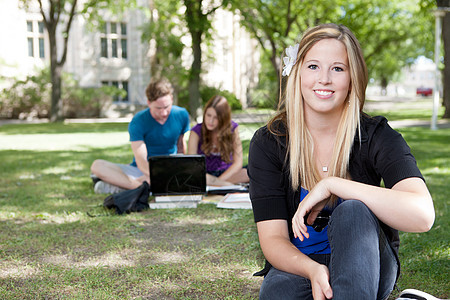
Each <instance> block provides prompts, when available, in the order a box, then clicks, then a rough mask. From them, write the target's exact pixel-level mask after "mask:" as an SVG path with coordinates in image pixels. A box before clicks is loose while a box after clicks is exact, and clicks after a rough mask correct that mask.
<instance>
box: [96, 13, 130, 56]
mask: <svg viewBox="0 0 450 300" xmlns="http://www.w3.org/2000/svg"><path fill="white" fill-rule="evenodd" d="M100 49H101V50H100V51H101V53H100V55H101V57H105V58H122V59H126V58H127V56H128V47H127V25H126V23H114V22H106V23H105V25H104V26H103V28H102V31H101V33H100Z"/></svg>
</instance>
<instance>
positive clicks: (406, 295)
mask: <svg viewBox="0 0 450 300" xmlns="http://www.w3.org/2000/svg"><path fill="white" fill-rule="evenodd" d="M396 300H439V298H436V297H434V296H432V295H430V294H428V293H425V292H422V291H419V290H415V289H407V290H404V291H402V292H401V293H400V296H398V298H397V299H396Z"/></svg>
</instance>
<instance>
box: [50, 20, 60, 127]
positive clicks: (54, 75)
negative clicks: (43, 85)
mask: <svg viewBox="0 0 450 300" xmlns="http://www.w3.org/2000/svg"><path fill="white" fill-rule="evenodd" d="M52 25H53V26H52V27H51V28H50V30H49V42H50V73H51V81H52V96H51V108H50V122H57V121H61V120H62V119H63V113H62V112H63V110H62V103H61V73H62V66H61V65H60V64H59V63H58V55H57V48H56V47H57V46H56V34H55V32H56V25H55V24H52Z"/></svg>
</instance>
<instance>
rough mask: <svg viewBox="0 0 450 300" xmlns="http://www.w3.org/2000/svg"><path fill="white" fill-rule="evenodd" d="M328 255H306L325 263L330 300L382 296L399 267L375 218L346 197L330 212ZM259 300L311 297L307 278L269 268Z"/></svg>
mask: <svg viewBox="0 0 450 300" xmlns="http://www.w3.org/2000/svg"><path fill="white" fill-rule="evenodd" d="M328 240H329V242H330V247H331V254H317V255H310V258H312V259H313V260H315V261H317V262H318V263H321V264H324V265H327V266H328V268H329V271H330V283H331V288H332V290H333V299H335V300H351V299H365V300H366V299H367V300H370V299H373V300H375V299H386V298H387V297H388V296H389V295H390V293H391V292H392V290H393V288H394V285H395V281H396V278H397V270H398V268H399V266H398V264H397V259H396V257H395V255H394V252H393V250H392V249H391V247H390V245H389V243H388V241H387V239H386V236H385V235H384V233H383V230H382V229H381V228H380V225H379V222H378V219H377V218H376V217H375V215H374V214H373V213H372V212H371V211H370V210H369V208H368V207H367V206H366V205H364V204H363V203H362V202H360V201H356V200H347V201H344V202H342V203H341V204H340V205H338V206H337V207H336V208H335V210H334V211H333V213H332V215H331V218H330V222H329V224H328ZM259 296H260V299H283V300H284V299H302V300H303V299H311V300H312V299H313V297H312V291H311V282H310V281H309V279H307V278H304V277H301V276H298V275H294V274H291V273H287V272H283V271H280V270H278V269H276V268H274V267H272V268H271V269H270V271H269V273H268V274H267V275H266V277H265V278H264V281H263V283H262V285H261V289H260V294H259Z"/></svg>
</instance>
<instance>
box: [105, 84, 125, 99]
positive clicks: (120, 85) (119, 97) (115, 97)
mask: <svg viewBox="0 0 450 300" xmlns="http://www.w3.org/2000/svg"><path fill="white" fill-rule="evenodd" d="M102 85H109V86H114V87H116V88H118V89H122V90H124V91H125V92H126V95H125V96H124V97H121V96H114V97H113V101H115V102H128V101H129V99H128V81H102Z"/></svg>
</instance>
